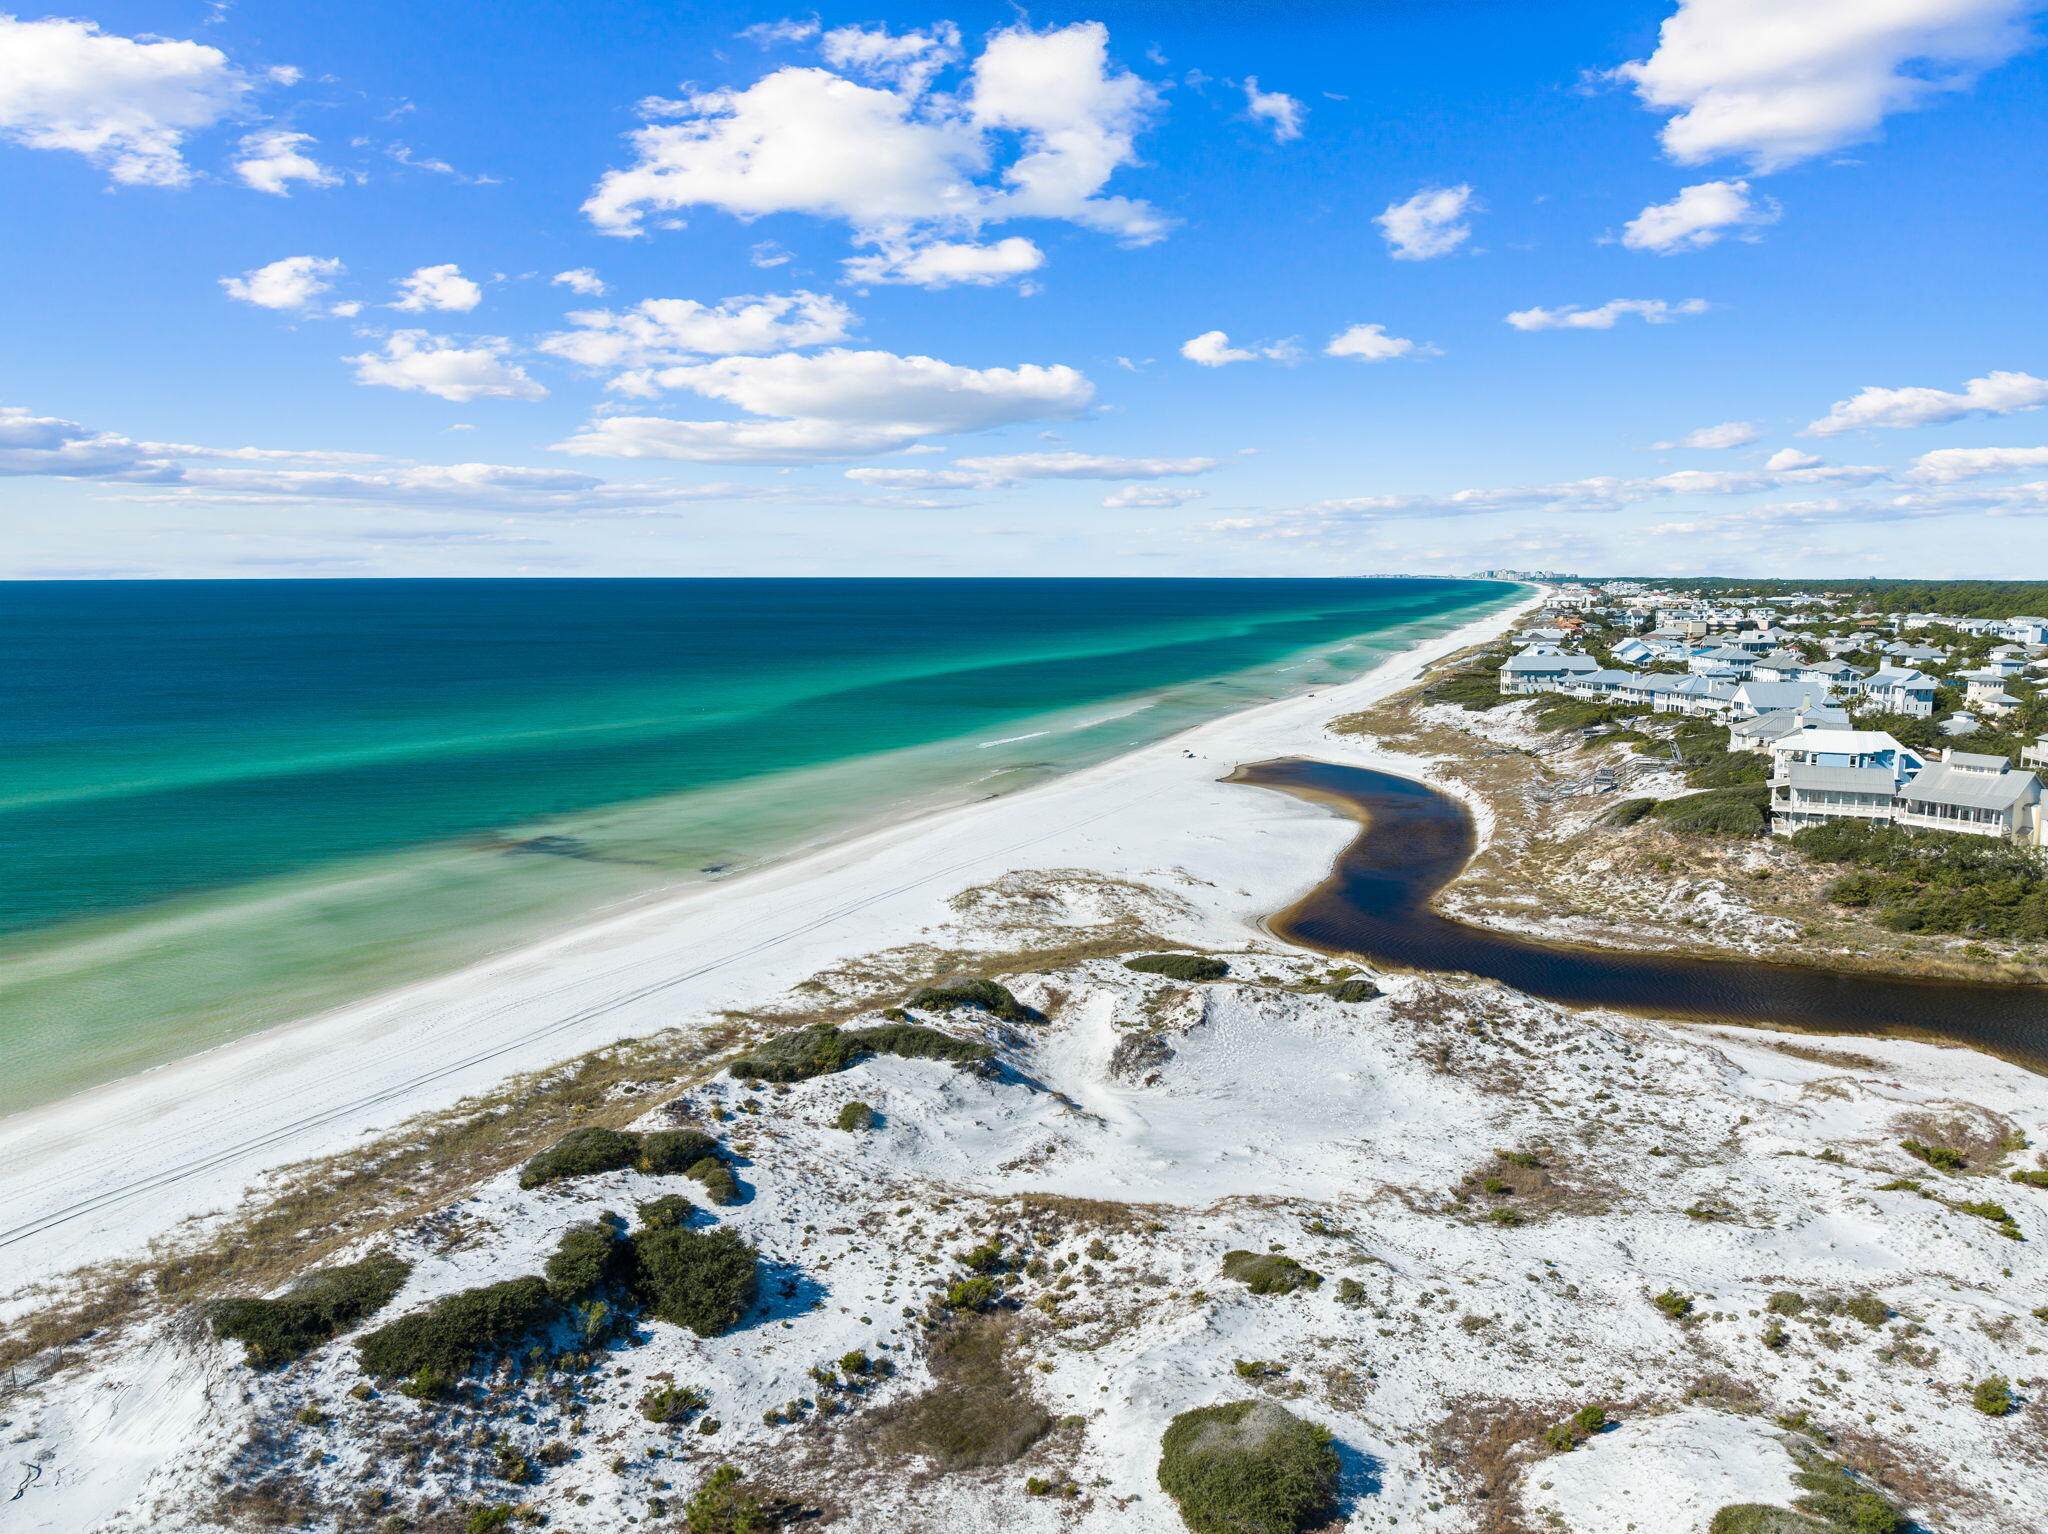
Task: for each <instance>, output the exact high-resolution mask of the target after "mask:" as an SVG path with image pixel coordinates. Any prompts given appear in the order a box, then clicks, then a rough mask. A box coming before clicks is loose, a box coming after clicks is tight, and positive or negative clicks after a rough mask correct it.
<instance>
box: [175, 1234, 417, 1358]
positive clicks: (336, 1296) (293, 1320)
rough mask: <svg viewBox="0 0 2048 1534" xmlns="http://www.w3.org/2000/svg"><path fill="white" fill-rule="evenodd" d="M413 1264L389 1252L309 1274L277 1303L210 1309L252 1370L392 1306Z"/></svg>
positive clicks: (220, 1333) (230, 1303)
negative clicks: (239, 1344)
mask: <svg viewBox="0 0 2048 1534" xmlns="http://www.w3.org/2000/svg"><path fill="white" fill-rule="evenodd" d="M411 1272H412V1268H411V1266H410V1265H408V1264H406V1263H403V1262H400V1261H399V1260H398V1259H397V1258H396V1257H393V1256H391V1255H390V1254H388V1253H385V1252H379V1253H377V1254H376V1255H375V1256H372V1257H365V1258H364V1259H363V1260H362V1261H361V1262H352V1263H349V1264H348V1265H347V1266H345V1267H339V1268H323V1269H321V1270H319V1271H318V1272H314V1273H308V1274H307V1275H306V1276H305V1277H304V1278H302V1279H300V1280H299V1281H298V1282H297V1283H295V1284H293V1285H292V1286H291V1288H289V1289H287V1290H286V1291H285V1292H284V1293H283V1294H282V1295H280V1296H279V1297H278V1298H277V1299H274V1300H217V1301H215V1302H214V1304H213V1305H212V1306H211V1307H210V1308H209V1309H208V1310H207V1313H206V1315H207V1320H208V1321H209V1322H211V1323H212V1326H213V1334H214V1336H216V1337H220V1338H223V1339H232V1340H233V1341H236V1342H239V1343H241V1344H242V1357H243V1361H244V1362H245V1363H247V1364H248V1365H249V1367H250V1368H252V1369H272V1368H276V1367H277V1366H278V1365H279V1364H287V1363H290V1362H291V1361H292V1360H293V1359H294V1358H299V1357H303V1356H304V1355H305V1354H307V1353H310V1352H312V1351H313V1349H315V1348H317V1347H319V1346H320V1345H321V1344H322V1343H325V1342H329V1341H332V1340H333V1339H334V1338H336V1337H338V1336H340V1335H341V1334H342V1333H343V1332H345V1331H347V1330H348V1329H349V1328H350V1327H352V1326H354V1325H356V1324H357V1323H358V1322H360V1321H366V1320H368V1319H369V1318H370V1317H371V1316H373V1315H375V1314H376V1313H377V1312H378V1311H380V1310H382V1309H383V1308H384V1307H385V1306H386V1305H388V1304H390V1303H391V1301H392V1299H393V1298H394V1297H395V1296H396V1295H397V1293H398V1291H399V1290H400V1289H401V1288H403V1287H404V1285H405V1280H406V1275H407V1274H409V1273H411Z"/></svg>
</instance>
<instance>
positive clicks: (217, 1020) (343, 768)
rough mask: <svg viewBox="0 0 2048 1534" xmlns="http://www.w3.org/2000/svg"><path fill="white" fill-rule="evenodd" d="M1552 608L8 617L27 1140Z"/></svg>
mask: <svg viewBox="0 0 2048 1534" xmlns="http://www.w3.org/2000/svg"><path fill="white" fill-rule="evenodd" d="M1520 594H1521V593H1520V590H1519V588H1516V587H1512V586H1509V585H1505V584H1503V583H1500V582H1495V581H1464V580H1424V579H1330V580H1179V579H1098V580H1071V579H929V580H922V579H803V580H784V579H701V580H690V579H648V580H346V581H332V580H281V581H267V580H259V581H104V582H86V581H75V582H74V581H47V582H5V583H0V848H4V849H5V855H4V857H0V1112H4V1111H8V1110H12V1109H17V1108H21V1107H25V1106H27V1105H29V1104H32V1103H36V1102H44V1101H49V1100H51V1099H53V1098H56V1097H59V1096H62V1095H64V1094H66V1093H68V1092H71V1091H75V1090H77V1089H79V1088H81V1087H85V1086H89V1085H92V1084H94V1083H96V1082H102V1081H106V1080H110V1079H112V1078H114V1077H118V1076H122V1075H127V1074H129V1073H132V1072H134V1071H137V1070H141V1069H144V1068H147V1067H149V1066H152V1065H157V1064H161V1063H164V1062H166V1061H169V1060H173V1059H177V1058H179V1057H181V1056H184V1055H189V1054H191V1053H194V1052H196V1051H198V1050H201V1049H204V1048H207V1047H209V1046H211V1045H215V1044H219V1043H223V1042H226V1041H228V1040H231V1039H234V1038H237V1037H240V1036H242V1035H244V1034H247V1033H250V1032H252V1031H254V1030H256V1029H259V1028H262V1027H264V1026H267V1025H269V1024H273V1023H280V1022H287V1021H291V1020H294V1019H297V1018H302V1017H306V1016H309V1015H311V1014H313V1013H316V1012H320V1011H323V1010H325V1009H327V1008H330V1007H334V1006H337V1005H340V1004H343V1003H346V1002H350V1001H355V1000H358V999H360V998H362V997H365V996H369V995H372V994H375V993H377V992H380V991H384V990H388V989H390V988H392V987H394V986H396V985H399V984H403V983H406V982H408V981H413V980H418V979H422V978H426V977H429V976H432V975H437V974H443V973H446V972H448V971H450V970H453V969H456V968H459V967H460V966H462V965H464V964H467V963H471V962H474V961H476V960H479V959H482V958H485V957H488V956H489V955H491V954H494V953H499V952H503V951H505V950H507V949H510V948H513V947H516V946H518V945H520V944H522V943H526V942H530V941H533V940H535V939H537V938H540V937H543V936H545V935H548V934H550V933H553V932H558V931H562V930H564V929H566V928H569V927H572V926H575V925H577V924H578V923H580V922H582V921H585V920H588V919H591V918H593V917H595V916H599V915H603V914H607V913H611V912H616V911H619V910H621V909H623V908H625V907H627V906H629V905H632V904H636V903H640V902H644V901H647V900H650V899H653V898H657V897H660V896H662V895H665V894H669V893H672V892H674V891H676V890H677V889H679V888H680V887H682V886H685V885H688V884H691V883H704V882H708V881H715V880H718V879H722V878H727V877H730V876H731V875H733V874H734V873H736V872H738V871H742V870H744V869H746V868H749V867H754V866H758V865H760V864H761V863H763V862H766V861H768V860H770V859H773V858H777V857H782V856H786V855H788V854H790V853H793V852H795V851H798V850H800V849H803V848H805V847H810V846H816V845H819V844H820V843H822V842H825V841H828V840H831V839H834V838H840V837H844V836H847V835H850V834H854V833H856V832H859V831H862V830H865V829H869V828H872V827H876V826H879V825H883V824H886V823H889V822H890V821H893V820H898V819H901V818H903V817H905V816H908V815H911V814H915V813H919V812H922V811H925V810H929V809H932V808H937V807H942V806H946V805H957V804H963V803H968V802H971V801H974V800H977V799H984V798H989V797H992V796H996V795H1001V794H1007V793H1011V792H1015V791H1017V790H1019V789H1023V788H1028V787H1030V786H1031V785H1033V784H1035V783H1039V782H1043V781H1044V780H1045V779H1046V778H1047V777H1048V776H1050V775H1053V774H1056V773H1060V772H1064V771H1069V770H1072V769H1074V768H1077V767H1081V766H1085V765H1088V764H1090V763H1093V762H1098V761H1102V760H1105V759H1107V758H1109V757H1112V756H1116V755H1118V754H1121V753H1123V752H1125V751H1129V750H1131V749H1133V748H1134V747H1138V746H1142V745H1144V744H1146V743H1148V742H1151V741H1156V740H1159V739H1162V738H1163V737H1165V736H1167V735H1170V734H1173V733H1174V732H1176V731H1178V730H1181V729H1184V728H1186V727H1188V726H1189V725H1192V724H1195V723H1199V722H1201V721H1203V720H1206V719H1211V718H1215V717H1217V716H1219V715H1222V714H1226V713H1230V712H1233V711H1235V710H1238V709H1242V708H1245V707H1248V706H1251V705H1253V704H1256V703H1259V702H1262V701H1264V700H1266V699H1269V698H1273V697H1277V696H1281V695H1284V694H1289V693H1298V692H1302V691H1314V690H1316V689H1317V688H1319V687H1323V686H1329V685H1334V684H1336V683H1339V682H1343V681H1346V680H1349V679H1350V678H1353V677H1356V676H1359V675H1361V674H1363V673H1364V672H1367V671H1370V670H1372V669H1373V668H1374V667H1376V666H1377V665H1379V664H1380V663H1381V662H1382V661H1384V660H1386V659H1387V658H1388V657H1389V656H1390V655H1392V654H1395V653H1397V652H1399V651H1401V650H1404V649H1406V648H1408V647H1409V646H1410V645H1413V644H1415V643H1419V642H1422V641H1426V640H1428V639H1430V638H1432V637H1435V636H1437V635H1440V634H1444V633H1448V632H1450V631H1452V630H1454V629H1456V628H1459V627H1461V626H1462V625H1464V624H1467V623H1469V622H1471V621H1472V620H1473V619H1475V618H1477V617H1479V616H1481V615H1482V614H1484V613H1486V612H1488V611H1491V610H1494V609H1497V608H1499V607H1500V606H1502V605H1504V604H1505V603H1508V602H1512V601H1515V600H1517V599H1518V598H1519V596H1520Z"/></svg>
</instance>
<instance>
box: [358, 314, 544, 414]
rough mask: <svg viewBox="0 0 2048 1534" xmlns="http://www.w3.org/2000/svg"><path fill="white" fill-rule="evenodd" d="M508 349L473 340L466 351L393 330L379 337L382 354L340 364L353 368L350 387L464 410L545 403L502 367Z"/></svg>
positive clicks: (522, 376)
mask: <svg viewBox="0 0 2048 1534" xmlns="http://www.w3.org/2000/svg"><path fill="white" fill-rule="evenodd" d="M511 349H512V343H511V342H509V341H506V340H503V339H501V338H499V337H496V336H479V337H476V338H475V339H473V340H472V341H471V342H470V344H469V345H467V346H464V345H462V344H461V343H460V342H458V341H456V340H454V339H452V338H450V337H448V336H435V335H429V334H427V332H426V331H424V330H399V331H394V332H393V333H392V334H391V335H389V336H387V337H385V340H384V350H383V351H382V352H365V353H363V354H362V355H361V356H357V357H344V358H342V361H344V362H353V363H354V364H355V365H356V381H357V382H358V383H364V384H381V385H383V386H384V387H385V388H387V389H406V390H410V391H414V392H417V393H421V394H432V395H435V396H436V397H438V398H440V399H445V400H453V401H454V402H455V403H456V404H458V405H466V404H468V403H469V402H470V401H471V400H479V399H523V400H538V399H546V398H547V395H548V391H547V390H546V389H544V388H542V387H541V386H540V384H538V383H536V382H535V381H534V380H533V379H532V378H530V377H528V376H527V373H526V369H524V368H522V367H520V366H519V365H518V364H517V363H515V362H508V361H506V360H505V359H506V354H507V353H508V352H509V351H510V350H511Z"/></svg>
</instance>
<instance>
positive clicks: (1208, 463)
mask: <svg viewBox="0 0 2048 1534" xmlns="http://www.w3.org/2000/svg"><path fill="white" fill-rule="evenodd" d="M1222 462H1223V460H1222V459H1220V458H1110V457H1103V456H1100V455H1098V454H1093V453H1012V454H1005V455H1001V456H997V457H989V458H962V459H960V460H959V466H960V467H961V468H963V469H976V470H979V471H981V472H982V473H984V474H993V475H995V476H997V477H998V478H1001V479H1163V478H1166V477H1168V476H1170V475H1177V474H1207V473H1208V472H1209V471H1210V470H1211V469H1214V468H1217V467H1219V466H1220V465H1221V464H1222Z"/></svg>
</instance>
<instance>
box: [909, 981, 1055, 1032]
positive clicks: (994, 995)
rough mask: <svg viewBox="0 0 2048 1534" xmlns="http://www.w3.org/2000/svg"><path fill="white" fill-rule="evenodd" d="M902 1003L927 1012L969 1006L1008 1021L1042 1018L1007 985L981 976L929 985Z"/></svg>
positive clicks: (1030, 1021)
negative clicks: (1014, 994) (1012, 992)
mask: <svg viewBox="0 0 2048 1534" xmlns="http://www.w3.org/2000/svg"><path fill="white" fill-rule="evenodd" d="M903 1005H905V1006H906V1007H916V1008H918V1009H919V1010H921V1011H925V1012H950V1011H952V1010H953V1009H954V1008H956V1007H970V1008H972V1009H974V1010H975V1011H978V1012H986V1013H988V1015H989V1016H990V1017H995V1018H1000V1019H1002V1021H1004V1022H1006V1023H1035V1022H1037V1021H1038V1020H1039V1018H1038V1014H1037V1013H1036V1012H1034V1011H1032V1010H1031V1009H1030V1008H1029V1007H1027V1006H1025V1005H1024V1003H1023V1002H1021V1001H1019V1000H1018V999H1017V998H1016V997H1015V996H1013V995H1011V994H1010V988H1009V987H1008V986H1006V985H1001V984H999V983H997V982H996V981H994V980H986V979H982V978H980V977H976V978H973V979H969V980H952V981H948V982H947V983H946V984H944V985H928V986H926V987H924V988H923V989H922V990H920V991H917V992H915V993H914V994H913V995H912V996H911V998H910V999H909V1000H908V1001H906V1002H905V1003H904V1004H903Z"/></svg>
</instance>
